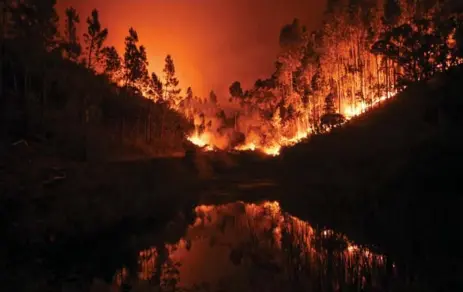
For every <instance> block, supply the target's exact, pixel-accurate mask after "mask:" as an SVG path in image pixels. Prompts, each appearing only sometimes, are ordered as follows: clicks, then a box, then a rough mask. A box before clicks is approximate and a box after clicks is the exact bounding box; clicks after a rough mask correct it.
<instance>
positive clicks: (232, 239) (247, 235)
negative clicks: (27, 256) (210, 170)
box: [115, 202, 392, 291]
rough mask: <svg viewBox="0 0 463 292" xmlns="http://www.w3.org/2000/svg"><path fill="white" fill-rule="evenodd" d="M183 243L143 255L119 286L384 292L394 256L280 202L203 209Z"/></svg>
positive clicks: (120, 275) (117, 281)
mask: <svg viewBox="0 0 463 292" xmlns="http://www.w3.org/2000/svg"><path fill="white" fill-rule="evenodd" d="M195 213H196V219H195V222H194V223H193V224H192V225H191V226H190V227H189V228H188V231H187V233H186V235H185V236H184V237H183V238H182V239H181V240H180V241H179V242H178V243H176V244H160V245H157V246H153V247H151V248H149V249H146V250H142V251H140V252H139V255H138V257H139V258H138V263H139V270H138V271H127V269H126V268H122V269H121V270H119V271H118V272H117V273H116V276H115V284H116V286H117V287H119V288H122V289H123V287H132V288H134V289H136V290H137V291H254V290H257V289H258V290H260V291H378V290H381V288H386V285H387V284H388V283H390V282H391V281H390V280H391V278H392V275H391V272H388V269H386V258H385V257H384V256H382V255H379V254H375V253H373V252H371V251H370V250H369V249H367V248H364V247H361V246H358V245H355V244H354V243H352V242H351V241H349V240H348V239H347V237H345V236H343V235H341V234H338V233H336V232H334V231H332V230H316V229H314V228H313V227H312V226H310V224H308V223H307V222H304V221H302V220H300V219H298V218H296V217H294V216H291V215H289V214H287V213H285V212H283V211H282V210H281V209H280V206H279V204H278V203H277V202H264V203H261V204H246V203H243V202H236V203H231V204H225V205H219V206H206V205H201V206H198V207H196V209H195Z"/></svg>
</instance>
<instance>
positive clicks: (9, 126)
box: [0, 0, 192, 161]
mask: <svg viewBox="0 0 463 292" xmlns="http://www.w3.org/2000/svg"><path fill="white" fill-rule="evenodd" d="M0 5H2V6H3V7H2V9H1V11H2V15H1V22H2V24H3V25H2V26H1V28H2V31H1V34H0V35H1V38H2V39H1V44H2V46H1V50H2V53H1V59H0V62H1V63H0V67H1V68H2V70H1V74H2V76H0V80H1V82H0V92H1V97H2V98H1V100H0V103H1V105H0V108H1V109H0V110H1V117H2V122H1V124H2V131H1V135H2V137H1V138H2V139H1V140H2V141H3V142H8V143H10V144H11V143H13V144H14V143H19V142H21V141H25V142H26V143H28V144H29V145H30V144H31V143H36V144H37V145H41V146H43V145H45V146H43V147H44V148H46V149H45V151H47V152H50V154H52V155H58V156H61V157H65V158H70V159H72V160H79V161H86V160H94V159H100V160H101V159H103V160H104V159H115V158H117V159H119V158H125V157H134V156H135V157H139V156H142V157H146V156H148V157H149V156H158V155H172V153H174V152H175V151H182V150H183V146H182V142H183V141H184V140H185V138H184V137H185V133H186V132H188V131H191V129H192V125H191V123H190V122H189V121H188V120H187V119H185V117H184V116H183V115H181V114H180V113H178V112H176V111H175V110H172V109H171V108H170V106H169V105H168V104H166V103H164V102H154V100H153V99H148V98H146V97H145V96H144V95H143V92H142V90H143V89H144V88H146V86H147V85H149V86H151V87H150V90H153V88H156V86H157V85H158V84H161V81H160V80H158V79H157V76H156V75H155V74H154V73H153V74H152V75H151V76H149V77H148V70H147V66H148V62H147V56H146V49H145V48H144V47H143V45H140V44H139V39H138V35H137V32H136V30H135V29H132V28H131V29H130V30H129V31H128V35H127V37H126V38H125V52H124V55H123V56H120V55H119V54H118V52H117V51H116V49H115V48H114V47H110V46H107V45H106V40H107V37H108V34H109V33H110V32H109V31H108V29H106V28H104V27H103V26H102V24H101V23H100V13H99V11H97V10H93V11H92V13H91V15H89V16H88V17H87V18H86V20H85V21H86V24H87V31H85V33H84V34H83V36H84V37H83V41H81V40H80V39H79V33H78V31H77V25H78V23H80V21H81V16H80V15H79V13H78V12H77V11H76V10H75V9H74V8H72V7H69V8H68V9H66V12H65V15H64V24H65V25H64V28H62V27H60V23H59V17H58V14H57V11H56V8H55V5H56V1H53V0H45V1H42V0H28V1H6V2H5V1H2V3H1V4H0ZM60 28H62V29H60ZM61 31H62V32H61ZM166 60H170V63H168V64H166V72H167V77H166V78H167V79H166V82H165V84H166V86H167V87H166V88H168V89H169V91H167V90H166V91H163V92H165V94H166V97H167V94H168V92H169V94H170V93H171V91H170V90H171V89H170V87H169V86H170V84H169V85H168V82H173V83H175V82H177V83H178V81H175V67H174V65H173V63H172V60H171V59H166ZM162 84H164V83H162ZM142 85H143V86H144V87H142ZM158 92H159V91H158V90H157V89H154V91H150V94H156V93H158ZM162 94H164V93H162ZM2 144H6V145H2V146H3V147H7V146H9V145H10V144H7V143H2ZM14 145H16V144H14Z"/></svg>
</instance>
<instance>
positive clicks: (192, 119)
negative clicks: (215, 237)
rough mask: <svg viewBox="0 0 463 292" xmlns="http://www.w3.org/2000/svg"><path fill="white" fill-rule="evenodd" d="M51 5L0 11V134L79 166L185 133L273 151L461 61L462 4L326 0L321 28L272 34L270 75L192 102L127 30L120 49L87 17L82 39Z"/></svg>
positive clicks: (71, 17)
mask: <svg viewBox="0 0 463 292" xmlns="http://www.w3.org/2000/svg"><path fill="white" fill-rule="evenodd" d="M55 2H56V1H54V0H46V1H38V0H27V1H15V0H10V1H6V2H3V4H2V5H3V7H2V19H1V21H2V24H3V25H2V31H1V38H2V54H1V56H2V57H1V60H0V62H1V64H0V67H1V68H2V74H3V75H2V76H1V78H0V79H1V83H0V92H1V93H2V99H1V103H2V106H1V108H2V111H3V112H2V118H3V119H4V121H3V122H2V125H3V128H4V130H3V131H2V135H5V136H6V137H9V138H8V139H9V141H12V142H14V141H17V140H19V139H25V137H28V136H32V137H30V138H29V139H32V140H34V139H35V140H47V141H53V142H52V144H53V145H60V147H59V151H60V152H65V153H63V154H65V155H72V156H73V157H77V158H79V159H87V158H89V157H100V158H101V157H103V156H111V155H112V156H115V157H117V156H120V155H126V154H127V153H129V152H130V153H143V155H160V154H170V155H171V154H172V153H174V152H175V151H182V150H183V149H184V148H185V147H184V145H185V142H186V138H187V139H188V140H190V141H191V142H193V143H194V144H197V145H198V146H202V147H205V146H208V147H207V149H214V148H217V149H222V150H231V149H236V150H254V149H260V150H262V151H263V152H266V153H268V154H278V153H279V149H280V148H281V147H283V146H287V145H292V144H294V143H295V142H297V141H299V140H300V139H302V138H305V137H307V136H309V135H312V134H319V133H324V132H327V131H329V130H330V129H331V128H333V127H337V126H339V125H341V124H343V123H344V122H347V121H348V120H349V119H351V118H352V117H354V116H357V115H359V114H361V113H363V112H365V111H367V110H369V109H370V108H373V107H376V106H379V105H380V104H381V102H383V101H384V100H386V99H388V98H390V97H393V96H394V95H395V94H396V93H398V92H400V91H402V90H403V89H405V88H406V87H407V86H408V85H410V84H412V83H416V82H421V81H424V80H429V79H431V78H432V77H433V76H434V75H435V74H438V73H439V72H443V71H446V70H447V69H449V68H451V67H454V66H456V65H458V64H461V63H462V62H463V13H462V11H463V10H462V7H461V4H460V3H459V1H456V0H330V1H328V5H327V7H326V12H325V14H324V20H323V23H322V25H321V26H320V28H319V29H318V30H316V31H308V30H307V29H306V27H305V26H304V25H303V24H302V23H300V21H299V20H298V19H294V21H293V22H292V23H290V24H288V25H285V26H284V27H283V28H282V29H281V32H280V36H279V45H280V52H279V54H278V56H276V61H275V70H274V73H273V74H272V75H271V76H270V77H269V78H267V79H265V80H261V79H259V80H257V81H256V82H255V84H254V86H253V87H252V88H249V89H243V88H242V86H241V83H240V82H239V81H235V82H233V83H232V84H231V85H230V87H229V96H227V97H220V98H218V96H217V95H216V94H215V93H214V91H213V90H211V92H210V94H209V96H207V97H198V96H196V95H195V94H194V93H193V89H192V88H191V87H188V88H187V90H185V92H182V89H181V87H180V85H181V84H180V81H179V79H178V78H177V76H176V73H175V65H174V59H173V57H172V56H171V55H167V56H166V58H165V65H164V70H163V72H162V74H159V72H158V73H156V72H148V61H147V60H148V58H147V50H146V48H145V47H144V46H143V45H142V44H140V40H139V36H138V34H137V31H136V30H135V29H134V28H130V30H129V31H128V34H127V36H126V38H125V51H124V52H123V54H119V52H118V51H117V50H116V49H115V47H113V46H107V45H106V40H107V37H108V34H109V33H110V32H109V31H108V29H106V28H104V27H103V26H102V24H101V23H100V20H99V13H100V12H99V11H98V10H93V12H92V13H91V15H89V16H87V18H86V20H85V21H86V24H87V31H86V32H85V33H84V38H83V42H81V40H80V39H79V33H78V32H77V24H78V23H80V21H81V16H80V15H79V13H78V11H76V10H75V9H74V8H72V7H69V8H68V9H66V12H65V15H64V16H63V17H64V20H65V21H64V22H65V25H64V29H62V30H63V32H61V30H60V26H59V22H58V20H59V18H58V15H57V12H56V9H55V4H56V3H55ZM221 101H228V103H227V102H221ZM63 145H66V146H63Z"/></svg>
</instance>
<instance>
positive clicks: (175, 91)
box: [163, 55, 182, 107]
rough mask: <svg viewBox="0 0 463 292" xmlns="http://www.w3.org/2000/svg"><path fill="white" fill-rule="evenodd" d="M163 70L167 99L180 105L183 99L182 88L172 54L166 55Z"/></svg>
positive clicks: (176, 105) (172, 103)
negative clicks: (179, 85) (180, 87)
mask: <svg viewBox="0 0 463 292" xmlns="http://www.w3.org/2000/svg"><path fill="white" fill-rule="evenodd" d="M163 72H164V78H165V82H164V85H165V92H164V94H165V99H166V100H167V101H168V102H169V104H171V105H173V106H175V107H178V106H179V105H180V103H181V101H182V98H181V96H180V92H181V89H179V88H178V84H179V81H178V79H177V77H176V76H175V65H174V60H173V59H172V56H171V55H167V56H166V59H165V65H164V70H163Z"/></svg>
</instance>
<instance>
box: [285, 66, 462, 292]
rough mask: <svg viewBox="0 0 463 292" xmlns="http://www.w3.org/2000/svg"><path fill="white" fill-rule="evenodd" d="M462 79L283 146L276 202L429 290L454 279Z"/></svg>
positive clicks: (425, 85) (412, 92)
mask: <svg viewBox="0 0 463 292" xmlns="http://www.w3.org/2000/svg"><path fill="white" fill-rule="evenodd" d="M462 82H463V74H462V68H461V67H460V68H455V69H454V70H451V71H449V72H447V73H446V74H445V75H439V76H437V77H435V78H434V79H432V80H431V81H428V82H421V83H419V84H416V85H413V86H411V87H410V88H408V89H407V90H405V91H404V92H403V93H401V94H399V96H397V97H396V98H394V99H392V100H390V101H388V102H387V103H385V104H382V105H380V106H379V107H378V108H377V109H374V110H372V111H371V112H368V113H366V114H364V115H362V116H359V117H357V118H355V119H352V120H351V121H350V122H349V123H348V124H346V125H345V126H344V127H342V128H338V129H336V130H333V131H332V132H331V133H329V134H326V135H321V136H314V137H312V138H311V139H310V140H309V141H308V142H306V143H301V144H298V145H296V146H294V147H292V148H288V149H285V151H283V153H282V158H281V160H280V163H279V167H278V177H280V181H281V183H282V185H283V189H285V190H286V191H285V193H286V194H287V195H282V197H281V199H282V205H283V207H284V208H286V209H287V210H289V211H290V212H292V213H294V214H297V215H298V216H301V217H302V218H306V219H310V220H313V221H314V222H319V223H320V224H325V225H327V226H329V227H332V228H336V229H338V230H342V231H344V232H347V233H348V234H350V235H351V236H354V237H357V238H358V239H359V240H361V241H364V242H369V243H376V244H378V245H379V246H380V248H381V249H382V250H383V251H385V252H388V253H390V254H391V255H393V256H394V257H396V258H398V259H399V260H400V261H403V264H405V263H406V264H407V265H409V266H408V267H409V268H410V269H411V271H418V272H419V273H420V274H421V276H424V277H427V278H425V279H426V282H429V283H430V284H433V285H437V286H432V287H434V288H437V287H444V286H445V285H450V286H448V287H455V285H458V286H459V285H461V282H451V281H453V280H455V279H457V277H456V275H458V271H459V270H458V269H457V263H458V259H459V258H460V257H461V251H460V248H459V246H461V237H460V236H459V235H458V234H456V233H454V232H453V231H454V230H461V227H462V223H463V218H462V217H461V215H460V214H461V210H460V208H461V203H462V197H463V196H462V194H463V189H462V187H461V183H460V181H459V180H460V178H461V175H460V171H459V169H460V168H461V165H462V163H463V154H462V153H461V149H463V147H462V146H463V132H462V126H463V119H462V116H461V113H462V112H463V99H461V93H460V88H461V84H462ZM444 267H446V268H444ZM460 271H461V270H460ZM401 272H404V270H402V271H401ZM424 277H423V278H424ZM459 281H460V280H459ZM430 287H431V286H430ZM459 287H461V286H459ZM450 290H451V289H450Z"/></svg>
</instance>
